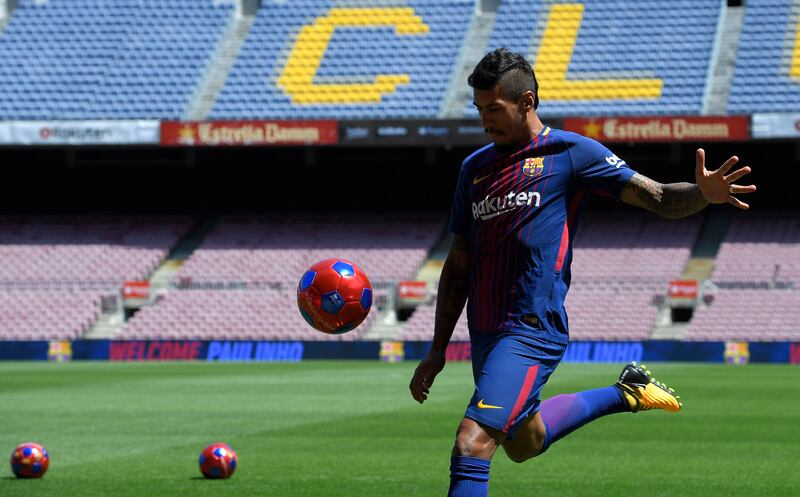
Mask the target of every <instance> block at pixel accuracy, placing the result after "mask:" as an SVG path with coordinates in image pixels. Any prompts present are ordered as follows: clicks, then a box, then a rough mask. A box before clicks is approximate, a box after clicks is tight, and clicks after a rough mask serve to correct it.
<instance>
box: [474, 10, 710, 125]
mask: <svg viewBox="0 0 800 497" xmlns="http://www.w3.org/2000/svg"><path fill="white" fill-rule="evenodd" d="M623 4H624V5H623ZM721 5H722V4H721V2H720V1H719V0H702V1H698V2H691V5H689V4H686V3H682V2H660V1H658V0H646V1H640V2H633V3H631V2H619V1H613V2H570V3H567V2H560V1H559V2H556V1H552V0H538V1H529V0H504V1H503V2H502V3H501V4H500V8H499V10H498V12H497V18H496V20H495V28H494V31H493V33H492V35H491V37H490V39H489V47H500V46H505V47H508V48H509V49H511V50H514V51H518V52H520V53H523V54H528V58H529V60H531V61H532V62H533V64H534V67H535V69H536V75H537V79H538V81H539V84H540V86H541V89H540V97H541V100H542V103H541V107H540V114H542V115H544V116H572V115H577V116H582V115H626V114H640V115H653V114H683V115H686V114H699V113H700V111H701V109H702V103H703V94H704V90H705V85H706V78H707V75H708V72H709V63H710V58H711V52H712V48H713V44H714V37H715V34H716V29H717V22H718V19H719V16H720V8H721ZM465 114H466V116H468V117H474V116H476V115H477V114H476V112H475V109H474V108H473V107H472V105H471V103H470V104H468V106H467V110H466V112H465Z"/></svg>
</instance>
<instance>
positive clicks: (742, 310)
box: [684, 288, 800, 342]
mask: <svg viewBox="0 0 800 497" xmlns="http://www.w3.org/2000/svg"><path fill="white" fill-rule="evenodd" d="M798 323H800V291H798V290H795V289H786V290H763V289H727V288H722V289H719V290H717V292H716V293H715V295H714V300H713V302H712V303H711V305H709V306H707V307H701V308H699V309H697V310H695V313H694V317H693V319H692V321H691V323H690V324H689V329H688V332H687V334H686V336H685V337H684V339H685V340H743V341H765V342H769V341H782V340H791V341H797V340H800V326H798Z"/></svg>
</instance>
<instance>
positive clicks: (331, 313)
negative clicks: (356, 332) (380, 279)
mask: <svg viewBox="0 0 800 497" xmlns="http://www.w3.org/2000/svg"><path fill="white" fill-rule="evenodd" d="M297 306H298V307H299V308H300V314H302V316H303V318H304V319H305V320H306V321H307V322H308V324H310V325H311V326H312V327H313V328H314V329H316V330H319V331H321V332H323V333H328V334H331V335H338V334H340V333H345V332H347V331H350V330H352V329H353V328H355V327H356V326H358V325H359V324H361V322H362V321H364V318H366V317H367V314H369V310H370V308H371V307H372V285H370V283H369V278H367V275H366V274H364V271H362V270H361V268H360V267H358V266H356V265H355V264H353V263H352V262H350V261H346V260H344V259H325V260H324V261H319V262H318V263H316V264H314V265H313V266H311V267H310V268H308V270H307V271H306V272H305V274H304V275H303V277H302V278H301V279H300V284H299V285H298V286H297Z"/></svg>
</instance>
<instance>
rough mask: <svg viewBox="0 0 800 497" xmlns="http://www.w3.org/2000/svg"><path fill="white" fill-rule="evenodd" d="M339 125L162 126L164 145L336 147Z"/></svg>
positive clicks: (172, 123)
mask: <svg viewBox="0 0 800 497" xmlns="http://www.w3.org/2000/svg"><path fill="white" fill-rule="evenodd" d="M337 143H339V124H338V122H337V121H333V120H330V121H205V122H179V121H163V122H162V123H161V144H162V145H189V146H191V145H197V146H237V145H260V146H269V145H335V144H337Z"/></svg>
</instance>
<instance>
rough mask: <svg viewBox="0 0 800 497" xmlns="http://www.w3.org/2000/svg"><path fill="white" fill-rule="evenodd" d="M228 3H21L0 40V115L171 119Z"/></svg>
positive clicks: (220, 28) (223, 21) (218, 31)
mask: <svg viewBox="0 0 800 497" xmlns="http://www.w3.org/2000/svg"><path fill="white" fill-rule="evenodd" d="M233 7H234V4H233V2H218V1H211V0H208V1H197V0H170V1H161V0H116V1H114V2H97V1H93V0H48V1H46V2H41V1H36V0H21V2H20V3H19V6H18V7H17V8H16V9H15V10H14V13H13V15H12V16H11V19H10V21H9V23H8V25H7V26H6V27H5V30H4V31H3V33H2V35H0V58H1V59H2V60H3V64H2V65H0V87H2V88H3V92H2V93H1V94H0V119H124V118H162V119H178V118H180V117H181V116H182V115H183V114H184V112H185V111H186V107H187V105H188V103H189V100H190V98H191V96H192V92H193V91H194V89H195V87H196V86H197V82H198V80H199V78H200V76H201V75H202V72H203V69H204V68H205V67H206V64H207V63H208V60H209V57H210V56H211V54H212V51H213V49H214V47H215V45H216V43H217V41H218V40H219V39H220V37H221V36H222V35H223V33H224V29H225V27H226V25H227V23H228V20H229V19H230V17H231V15H232V14H233V10H234V8H233Z"/></svg>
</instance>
